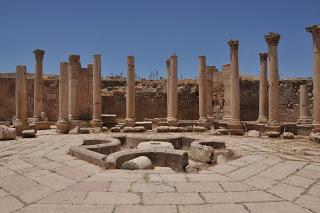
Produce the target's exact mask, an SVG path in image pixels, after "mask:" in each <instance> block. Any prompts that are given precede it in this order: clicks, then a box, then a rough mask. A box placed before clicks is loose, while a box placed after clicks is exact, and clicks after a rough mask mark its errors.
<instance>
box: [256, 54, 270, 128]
mask: <svg viewBox="0 0 320 213" xmlns="http://www.w3.org/2000/svg"><path fill="white" fill-rule="evenodd" d="M259 56H260V82H259V117H258V120H257V123H258V124H264V123H267V121H268V119H267V109H268V78H267V63H268V53H259Z"/></svg>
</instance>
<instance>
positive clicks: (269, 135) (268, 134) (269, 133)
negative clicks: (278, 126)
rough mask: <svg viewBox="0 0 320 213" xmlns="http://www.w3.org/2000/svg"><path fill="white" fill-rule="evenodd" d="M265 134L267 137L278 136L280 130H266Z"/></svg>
mask: <svg viewBox="0 0 320 213" xmlns="http://www.w3.org/2000/svg"><path fill="white" fill-rule="evenodd" d="M266 135H267V136H268V137H269V138H278V137H280V132H277V131H268V132H266Z"/></svg>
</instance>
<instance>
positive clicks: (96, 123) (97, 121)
mask: <svg viewBox="0 0 320 213" xmlns="http://www.w3.org/2000/svg"><path fill="white" fill-rule="evenodd" d="M90 125H91V127H102V126H103V121H102V120H101V119H98V118H94V119H92V120H91V121H90Z"/></svg>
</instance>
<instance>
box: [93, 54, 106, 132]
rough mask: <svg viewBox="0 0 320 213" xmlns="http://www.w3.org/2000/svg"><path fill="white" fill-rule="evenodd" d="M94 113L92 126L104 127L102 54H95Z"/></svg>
mask: <svg viewBox="0 0 320 213" xmlns="http://www.w3.org/2000/svg"><path fill="white" fill-rule="evenodd" d="M92 88H93V91H92V97H93V108H92V110H93V115H92V120H91V126H92V127H102V125H103V121H102V117H101V112H102V105H101V102H102V100H101V55H94V56H93V86H92Z"/></svg>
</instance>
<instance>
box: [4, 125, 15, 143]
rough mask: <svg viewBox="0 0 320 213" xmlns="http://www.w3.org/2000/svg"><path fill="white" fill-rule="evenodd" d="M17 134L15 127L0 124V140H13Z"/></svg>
mask: <svg viewBox="0 0 320 213" xmlns="http://www.w3.org/2000/svg"><path fill="white" fill-rule="evenodd" d="M16 136H17V131H16V129H15V128H10V127H7V126H4V125H0V140H13V139H15V138H16Z"/></svg>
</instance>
